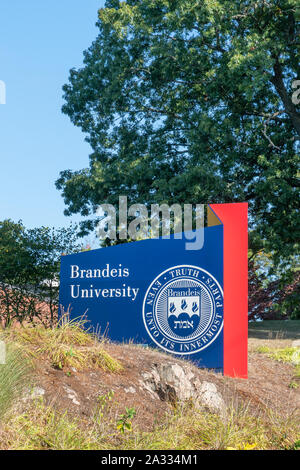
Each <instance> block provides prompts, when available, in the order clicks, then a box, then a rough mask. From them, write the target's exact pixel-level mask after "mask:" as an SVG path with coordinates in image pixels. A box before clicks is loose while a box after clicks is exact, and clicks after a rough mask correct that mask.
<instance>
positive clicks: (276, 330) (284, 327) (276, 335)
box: [248, 320, 300, 339]
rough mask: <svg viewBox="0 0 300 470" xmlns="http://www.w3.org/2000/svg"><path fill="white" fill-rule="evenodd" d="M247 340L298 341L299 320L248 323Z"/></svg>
mask: <svg viewBox="0 0 300 470" xmlns="http://www.w3.org/2000/svg"><path fill="white" fill-rule="evenodd" d="M248 328H249V338H261V339H300V320H265V321H261V322H249V325H248Z"/></svg>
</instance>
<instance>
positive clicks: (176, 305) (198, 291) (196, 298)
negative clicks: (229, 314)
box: [143, 265, 223, 354]
mask: <svg viewBox="0 0 300 470" xmlns="http://www.w3.org/2000/svg"><path fill="white" fill-rule="evenodd" d="M143 320H144V324H145V327H146V330H147V332H148V334H149V336H150V337H151V339H152V340H153V341H154V342H155V343H156V344H157V345H158V346H159V347H160V348H162V349H164V350H165V351H168V352H171V353H174V354H193V353H197V352H199V351H201V350H203V349H205V348H207V347H208V346H209V345H210V344H211V343H212V342H213V341H215V339H216V338H217V337H218V335H219V333H220V332H221V330H222V328H223V291H222V288H221V286H220V284H219V283H218V281H217V280H216V279H215V278H214V277H213V276H212V275H211V274H210V273H208V272H207V271H205V270H204V269H202V268H199V267H197V266H190V265H181V266H174V267H172V268H169V269H167V270H166V271H164V272H162V273H161V274H159V275H158V276H157V277H156V278H155V279H154V280H153V281H152V283H151V284H150V286H149V288H148V290H147V292H146V295H145V298H144V303H143Z"/></svg>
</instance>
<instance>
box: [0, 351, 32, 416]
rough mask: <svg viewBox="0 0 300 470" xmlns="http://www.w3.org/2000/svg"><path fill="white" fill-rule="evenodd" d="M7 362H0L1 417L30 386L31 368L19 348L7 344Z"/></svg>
mask: <svg viewBox="0 0 300 470" xmlns="http://www.w3.org/2000/svg"><path fill="white" fill-rule="evenodd" d="M5 356H6V357H5V363H4V364H0V419H1V418H3V416H4V415H5V413H7V412H8V411H9V410H10V408H11V407H12V406H13V404H14V403H15V401H16V400H17V399H18V398H20V397H21V396H22V394H23V392H24V390H25V389H26V387H28V386H29V384H30V380H31V368H30V365H29V363H28V361H27V360H26V359H25V358H24V355H23V354H22V351H21V350H20V349H19V348H15V347H13V346H12V345H11V344H8V345H7V346H6V355H5Z"/></svg>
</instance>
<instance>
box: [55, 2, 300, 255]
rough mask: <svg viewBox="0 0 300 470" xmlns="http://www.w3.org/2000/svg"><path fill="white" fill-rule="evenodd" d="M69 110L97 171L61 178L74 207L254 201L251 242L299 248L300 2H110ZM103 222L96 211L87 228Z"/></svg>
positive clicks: (73, 83) (281, 249)
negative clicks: (298, 92) (299, 89)
mask: <svg viewBox="0 0 300 470" xmlns="http://www.w3.org/2000/svg"><path fill="white" fill-rule="evenodd" d="M98 28H99V35H98V37H97V38H96V40H95V41H94V42H93V44H92V45H91V46H90V48H89V49H88V50H87V51H85V53H84V66H83V67H82V68H80V69H77V70H76V69H72V70H71V71H70V77H69V83H68V84H66V85H65V86H64V98H65V104H64V106H63V112H64V113H65V114H67V115H68V116H69V117H70V119H71V121H72V122H73V123H74V125H76V126H78V127H80V128H81V129H82V131H83V132H84V133H85V134H86V139H87V141H88V142H89V143H90V145H91V147H92V150H93V152H92V154H91V155H90V165H89V168H85V169H83V170H81V171H75V172H72V171H71V170H66V171H63V172H62V173H61V175H60V178H59V179H58V181H57V187H58V188H59V189H61V190H62V193H63V197H64V200H65V202H66V204H67V209H66V214H72V213H81V214H82V215H88V214H91V215H92V214H93V213H94V212H95V208H96V206H97V205H99V204H100V203H104V202H106V203H112V204H114V205H115V206H117V204H118V197H119V195H120V194H122V195H127V196H128V198H129V203H137V202H141V203H146V204H148V206H150V204H151V203H156V202H158V203H163V202H167V203H170V202H172V203H176V202H177V203H183V202H185V203H206V202H208V201H214V202H234V201H248V202H249V208H250V225H251V229H252V231H253V232H252V235H251V243H252V242H253V246H252V247H253V248H254V249H255V250H258V249H261V248H264V249H266V250H267V252H270V253H272V255H273V256H274V259H275V261H276V262H279V260H280V259H281V260H282V259H284V260H285V261H286V262H288V260H289V257H290V256H293V255H294V254H295V253H297V252H298V246H299V245H298V239H299V238H298V235H297V230H299V217H298V215H297V214H298V212H297V211H298V207H299V181H298V179H297V177H298V176H299V172H298V171H299V155H298V154H297V139H299V135H300V114H299V106H298V105H295V104H293V102H292V100H291V96H292V92H293V90H292V88H291V84H292V82H293V80H294V79H296V78H297V77H299V59H300V55H299V54H300V52H299V51H300V50H299V47H298V42H297V41H298V40H297V32H298V30H299V15H298V16H297V15H296V0H275V1H274V0H259V1H257V2H249V1H247V0H243V1H237V0H219V1H214V0H205V1H199V0H188V1H187V0H172V1H170V0H127V1H119V0H107V1H106V4H105V8H102V9H100V11H99V21H98ZM92 228H93V217H92V218H91V219H90V221H89V222H85V223H83V224H82V230H83V232H86V231H88V230H91V229H92Z"/></svg>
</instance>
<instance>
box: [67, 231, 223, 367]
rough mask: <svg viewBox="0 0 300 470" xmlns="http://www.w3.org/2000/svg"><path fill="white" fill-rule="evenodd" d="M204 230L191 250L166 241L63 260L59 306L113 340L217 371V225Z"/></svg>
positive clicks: (219, 329) (220, 268)
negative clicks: (201, 239) (199, 246)
mask: <svg viewBox="0 0 300 470" xmlns="http://www.w3.org/2000/svg"><path fill="white" fill-rule="evenodd" d="M203 230H204V245H203V248H202V249H200V250H195V251H193V250H186V247H185V239H184V238H182V239H177V238H174V237H171V238H170V239H169V240H166V239H162V238H157V239H148V240H142V241H138V242H131V243H125V244H121V245H117V246H112V247H108V248H100V249H97V250H91V251H85V252H82V253H77V254H73V255H68V256H62V258H61V276H60V305H61V306H62V307H63V309H64V311H66V310H69V311H70V312H71V318H77V317H80V316H82V315H84V314H86V315H87V317H88V320H89V321H90V322H91V324H92V325H93V326H94V327H95V328H96V327H97V328H98V329H99V328H100V329H101V331H102V332H104V331H107V335H108V337H109V339H110V340H112V341H116V342H129V341H133V342H134V343H139V344H145V345H149V346H152V347H156V348H158V349H160V350H162V351H164V352H167V353H169V354H171V355H175V356H180V357H185V358H189V359H190V360H192V361H194V362H196V364H197V365H198V366H200V367H208V368H213V369H219V370H223V225H222V224H219V225H216V226H212V227H205V228H204V229H203Z"/></svg>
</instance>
